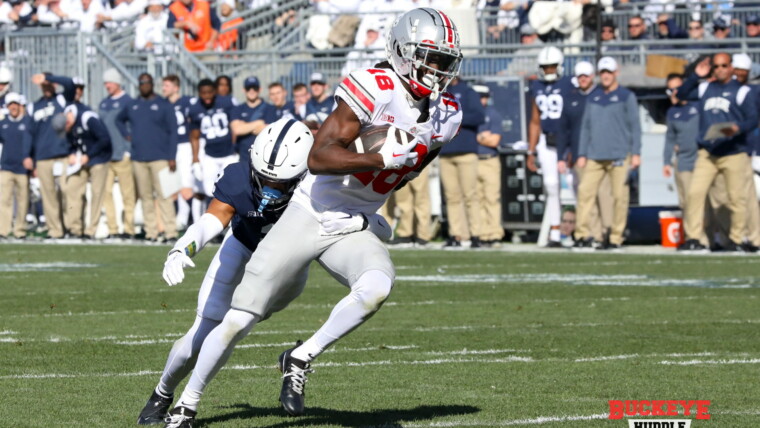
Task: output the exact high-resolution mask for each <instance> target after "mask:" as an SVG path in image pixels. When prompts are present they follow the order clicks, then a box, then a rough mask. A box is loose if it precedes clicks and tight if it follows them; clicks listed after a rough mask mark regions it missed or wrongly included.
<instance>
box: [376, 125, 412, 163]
mask: <svg viewBox="0 0 760 428" xmlns="http://www.w3.org/2000/svg"><path fill="white" fill-rule="evenodd" d="M415 147H417V139H416V138H415V139H413V140H412V141H410V142H409V143H407V144H400V143H399V142H398V140H396V127H395V126H391V127H390V128H388V135H386V137H385V144H383V147H381V148H380V154H381V155H382V156H383V163H384V164H385V167H384V168H383V169H400V168H403V167H404V166H410V167H411V166H414V164H415V163H416V162H417V156H418V153H417V152H415V151H414V148H415Z"/></svg>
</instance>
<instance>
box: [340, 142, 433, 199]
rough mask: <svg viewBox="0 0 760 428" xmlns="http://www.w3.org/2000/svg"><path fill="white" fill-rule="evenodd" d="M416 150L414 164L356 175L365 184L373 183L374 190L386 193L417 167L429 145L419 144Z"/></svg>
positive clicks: (382, 193)
mask: <svg viewBox="0 0 760 428" xmlns="http://www.w3.org/2000/svg"><path fill="white" fill-rule="evenodd" d="M414 151H415V152H417V162H415V164H414V166H411V167H410V166H405V167H403V168H401V169H384V170H382V171H367V172H359V173H356V174H354V177H356V178H358V179H359V181H360V182H361V183H362V184H364V185H365V186H368V185H370V184H372V190H374V191H375V192H377V193H379V194H381V195H384V194H386V193H388V192H390V191H391V190H393V189H395V188H396V186H398V184H399V183H401V180H403V179H404V176H406V175H407V174H409V173H410V172H412V171H414V170H415V169H417V168H418V167H419V166H420V165H421V164H422V161H423V159H425V155H427V153H428V149H427V147H426V146H424V145H422V144H417V147H415V148H414Z"/></svg>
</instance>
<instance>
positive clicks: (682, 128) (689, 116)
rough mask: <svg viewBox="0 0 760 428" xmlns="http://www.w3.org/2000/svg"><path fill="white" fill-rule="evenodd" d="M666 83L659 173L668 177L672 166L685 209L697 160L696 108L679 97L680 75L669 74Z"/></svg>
mask: <svg viewBox="0 0 760 428" xmlns="http://www.w3.org/2000/svg"><path fill="white" fill-rule="evenodd" d="M665 84H666V85H667V88H668V89H667V91H666V93H667V95H668V98H670V103H671V104H672V106H671V107H670V108H669V109H668V114H667V120H666V125H667V127H668V131H667V133H666V134H665V149H664V150H663V163H664V166H663V168H662V175H664V176H665V177H666V178H667V177H670V176H671V175H673V169H674V168H675V170H676V171H675V181H676V189H677V190H678V205H679V206H680V207H681V209H682V210H685V209H686V205H687V204H686V193H687V192H688V191H689V186H690V184H691V178H692V171H693V170H694V163H695V162H696V160H697V137H698V135H697V132H698V131H699V110H698V105H697V103H695V102H692V101H687V100H679V99H678V96H677V92H678V88H679V87H681V85H682V84H683V76H682V75H680V74H671V75H670V76H668V79H667V82H666V83H665ZM674 154H675V159H674V156H673V155H674Z"/></svg>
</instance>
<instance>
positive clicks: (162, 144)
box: [116, 73, 177, 243]
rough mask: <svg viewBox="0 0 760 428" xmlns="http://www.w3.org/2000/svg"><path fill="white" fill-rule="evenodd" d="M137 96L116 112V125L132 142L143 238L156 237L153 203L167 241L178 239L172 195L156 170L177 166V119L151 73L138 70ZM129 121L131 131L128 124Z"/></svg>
mask: <svg viewBox="0 0 760 428" xmlns="http://www.w3.org/2000/svg"><path fill="white" fill-rule="evenodd" d="M138 82H139V84H140V86H139V89H140V96H139V97H138V98H137V99H136V100H133V101H132V102H131V103H129V104H127V105H126V106H125V107H124V108H123V109H122V110H121V112H119V114H118V115H117V116H116V125H117V126H118V127H119V131H120V132H121V135H123V136H124V138H127V139H128V140H130V141H131V142H132V159H133V161H134V162H133V165H132V166H133V169H134V173H135V182H136V183H137V193H138V194H139V195H140V201H142V210H143V220H144V223H145V239H146V240H148V241H150V242H157V241H158V221H157V219H156V207H155V205H154V204H155V203H156V202H158V208H159V210H160V212H161V222H162V223H163V225H164V230H165V235H166V241H167V242H168V243H172V242H174V241H176V240H177V225H176V217H175V213H174V203H173V202H172V198H171V195H170V196H168V197H166V196H164V194H163V190H162V189H161V181H160V179H159V173H160V171H162V170H165V169H167V168H168V169H169V170H170V171H172V172H173V171H175V170H176V168H177V163H176V160H175V159H176V157H177V133H176V131H175V129H176V127H177V119H176V117H175V115H174V109H173V108H172V106H171V104H169V102H168V101H166V100H165V99H163V98H161V97H159V96H157V95H156V94H155V93H154V92H153V76H151V75H150V74H148V73H142V74H140V76H139V78H138ZM128 123H129V125H131V131H130V130H128V129H127V124H128Z"/></svg>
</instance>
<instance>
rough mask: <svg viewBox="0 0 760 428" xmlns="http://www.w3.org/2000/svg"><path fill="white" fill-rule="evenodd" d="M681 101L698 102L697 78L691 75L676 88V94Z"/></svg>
mask: <svg viewBox="0 0 760 428" xmlns="http://www.w3.org/2000/svg"><path fill="white" fill-rule="evenodd" d="M676 97H678V99H679V100H681V101H698V100H699V76H697V75H696V74H693V73H692V75H691V76H689V77H688V78H687V79H686V80H684V81H683V84H682V85H681V86H679V87H678V92H677V93H676Z"/></svg>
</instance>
